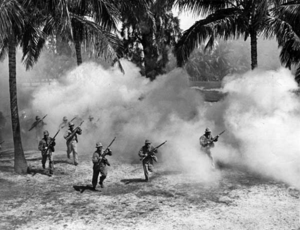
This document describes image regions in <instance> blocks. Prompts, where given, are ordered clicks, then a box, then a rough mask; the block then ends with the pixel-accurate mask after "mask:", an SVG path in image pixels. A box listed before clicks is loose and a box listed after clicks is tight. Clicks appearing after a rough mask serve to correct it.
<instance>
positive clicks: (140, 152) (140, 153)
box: [139, 148, 146, 157]
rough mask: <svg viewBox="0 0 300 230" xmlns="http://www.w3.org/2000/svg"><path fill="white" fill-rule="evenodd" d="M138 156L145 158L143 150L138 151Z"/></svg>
mask: <svg viewBox="0 0 300 230" xmlns="http://www.w3.org/2000/svg"><path fill="white" fill-rule="evenodd" d="M139 156H140V157H145V156H146V154H144V151H143V148H141V149H140V151H139Z"/></svg>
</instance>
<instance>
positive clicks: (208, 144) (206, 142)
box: [199, 128, 219, 168]
mask: <svg viewBox="0 0 300 230" xmlns="http://www.w3.org/2000/svg"><path fill="white" fill-rule="evenodd" d="M218 138H219V135H218V136H216V137H212V135H211V130H210V129H209V128H206V129H205V133H204V135H202V136H201V137H200V139H199V142H200V145H201V150H202V151H203V152H205V153H206V155H207V156H208V157H209V159H210V161H211V165H212V167H213V168H215V162H214V159H213V157H212V155H211V151H210V149H211V148H213V147H214V146H215V144H214V142H217V141H218Z"/></svg>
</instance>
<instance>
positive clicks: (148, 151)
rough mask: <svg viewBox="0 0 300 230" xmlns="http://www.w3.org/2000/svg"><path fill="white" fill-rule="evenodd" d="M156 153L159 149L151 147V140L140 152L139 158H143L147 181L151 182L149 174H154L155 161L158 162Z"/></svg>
mask: <svg viewBox="0 0 300 230" xmlns="http://www.w3.org/2000/svg"><path fill="white" fill-rule="evenodd" d="M155 153H157V149H156V148H154V147H153V146H151V142H150V141H149V140H146V141H145V145H144V146H143V147H142V148H141V149H140V151H139V156H140V157H141V158H142V159H141V160H142V163H143V169H144V174H145V181H149V172H153V161H155V162H157V157H156V156H155V155H154V154H155Z"/></svg>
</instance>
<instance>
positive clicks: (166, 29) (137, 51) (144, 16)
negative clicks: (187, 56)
mask: <svg viewBox="0 0 300 230" xmlns="http://www.w3.org/2000/svg"><path fill="white" fill-rule="evenodd" d="M149 10H150V12H151V15H149V13H145V12H143V11H138V12H136V14H135V15H134V17H133V16H132V14H128V12H124V11H123V12H122V16H121V21H122V28H121V33H120V35H121V37H122V40H123V44H124V45H123V50H120V51H121V54H122V57H125V58H127V59H129V60H130V61H132V62H134V63H135V64H137V65H138V66H139V67H140V68H141V73H142V75H145V76H146V77H147V78H150V79H151V80H154V79H155V78H156V76H157V75H159V74H163V73H164V72H165V68H166V65H167V63H168V61H169V54H170V52H171V49H172V47H173V46H174V45H175V43H176V42H177V40H178V38H179V37H180V34H181V31H180V28H179V20H178V18H177V17H175V16H173V14H172V4H169V3H168V1H153V2H152V3H151V4H150V5H149Z"/></svg>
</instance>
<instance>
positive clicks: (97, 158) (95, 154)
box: [92, 152, 100, 163]
mask: <svg viewBox="0 0 300 230" xmlns="http://www.w3.org/2000/svg"><path fill="white" fill-rule="evenodd" d="M99 160H100V157H99V155H98V153H96V152H94V153H93V158H92V161H93V163H97V162H98V161H99Z"/></svg>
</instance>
